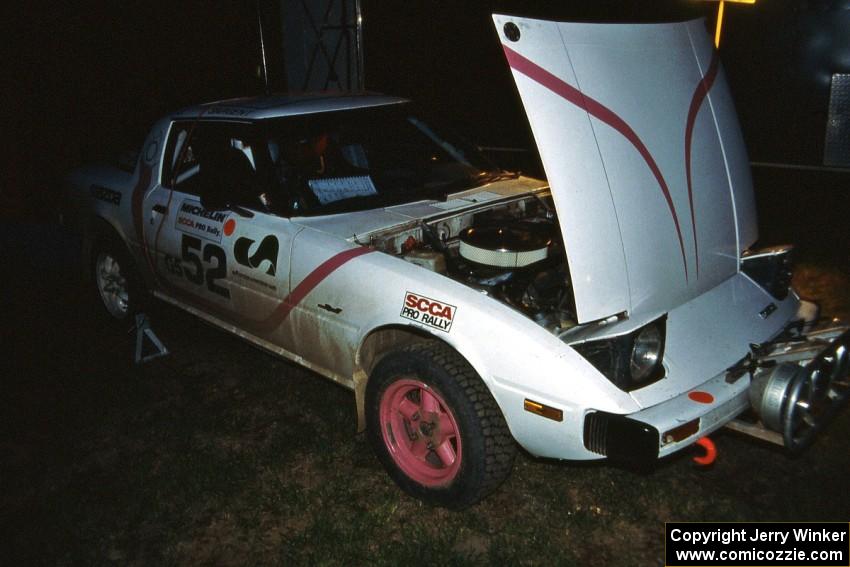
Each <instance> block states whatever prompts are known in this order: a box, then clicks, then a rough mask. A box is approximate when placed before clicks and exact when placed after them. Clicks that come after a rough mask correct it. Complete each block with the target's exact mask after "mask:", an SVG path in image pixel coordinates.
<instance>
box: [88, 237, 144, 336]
mask: <svg viewBox="0 0 850 567" xmlns="http://www.w3.org/2000/svg"><path fill="white" fill-rule="evenodd" d="M91 258H92V261H91V276H92V281H93V282H94V295H95V300H96V303H97V305H98V306H99V307H98V308H97V309H98V311H99V313H100V315H101V316H102V318H103V319H105V320H106V321H108V322H111V323H112V324H113V325H116V326H129V325H132V323H133V317H134V315H135V314H136V312H137V311H138V310H139V303H140V301H141V297H142V293H143V291H142V290H143V287H142V284H141V278H140V277H139V275H138V272H137V271H136V266H135V264H134V262H133V260H132V258H131V257H130V253H129V252H128V251H127V248H126V247H125V246H124V244H123V243H122V242H121V241H119V240H118V239H117V238H116V237H111V236H102V237H100V238H98V239H97V241H95V243H94V246H93V248H92V256H91Z"/></svg>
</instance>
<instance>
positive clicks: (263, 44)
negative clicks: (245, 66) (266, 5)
mask: <svg viewBox="0 0 850 567" xmlns="http://www.w3.org/2000/svg"><path fill="white" fill-rule="evenodd" d="M257 27H258V28H259V29H260V54H261V55H262V58H263V83H264V85H265V90H264V92H265V94H266V95H268V94H269V68H268V64H267V63H266V42H265V39H264V38H263V13H262V11H261V10H260V0H257Z"/></svg>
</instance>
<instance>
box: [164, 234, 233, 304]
mask: <svg viewBox="0 0 850 567" xmlns="http://www.w3.org/2000/svg"><path fill="white" fill-rule="evenodd" d="M201 244H202V243H201V239H200V238H197V237H195V236H189V235H188V234H183V240H182V241H181V244H180V257H181V258H182V259H183V262H184V263H187V264H190V266H180V264H179V262H177V261H176V258H169V257H166V259H165V261H166V267H167V268H168V271H169V272H171V273H173V274H175V275H183V276H185V278H186V279H187V280H189V281H190V282H192V283H193V284H197V285H203V284H204V282H205V281H206V282H207V289H208V290H210V291H211V292H213V293H216V294H218V295H220V296H222V297H224V298H225V299H230V290H229V289H227V288H226V287H223V286H221V285H220V284H218V283H217V282H216V280H219V279H221V278H224V277H227V255H226V254H225V253H224V249H222V248H221V246H218V245H217V244H213V243H212V242H207V243H206V244H204V245H203V250H202V248H201ZM195 251H197V252H202V255H203V262H202V261H201V256H199V255H198V254H197V253H196V252H195ZM213 259H215V265H213V266H207V267H206V269H204V263H206V264H209V263H210V261H211V260H213Z"/></svg>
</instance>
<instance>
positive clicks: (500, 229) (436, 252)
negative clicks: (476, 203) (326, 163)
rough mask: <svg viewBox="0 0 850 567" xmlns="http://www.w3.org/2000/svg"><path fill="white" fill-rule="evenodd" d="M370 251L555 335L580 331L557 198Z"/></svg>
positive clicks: (495, 210)
mask: <svg viewBox="0 0 850 567" xmlns="http://www.w3.org/2000/svg"><path fill="white" fill-rule="evenodd" d="M370 245H371V246H373V247H375V248H377V249H379V250H383V251H384V252H387V253H389V254H393V255H396V256H399V257H401V258H402V259H404V260H406V261H408V262H411V263H413V264H416V265H418V266H421V267H423V268H426V269H428V270H431V271H433V272H437V273H440V274H443V275H445V276H447V277H450V278H452V279H454V280H456V281H459V282H461V283H463V284H465V285H468V286H469V287H472V288H474V289H476V290H478V291H480V292H481V293H485V294H487V295H488V296H490V297H493V298H494V299H497V300H498V301H501V302H502V303H504V304H506V305H509V306H510V307H512V308H514V309H516V310H517V311H519V312H521V313H523V314H524V315H526V316H527V317H529V318H530V319H531V320H533V321H534V322H536V323H537V324H539V325H540V326H542V327H544V328H546V329H548V330H549V331H551V332H553V333H555V334H560V333H562V332H564V331H566V330H568V329H570V328H572V327H574V326H576V325H577V322H576V315H575V301H574V298H573V292H572V288H571V285H570V274H569V269H568V266H567V258H566V253H565V250H564V244H563V241H562V238H561V233H560V229H559V227H558V220H557V217H556V214H555V208H554V206H553V203H552V198H551V195H549V194H542V195H541V194H535V195H530V196H526V197H523V198H520V199H517V200H512V201H508V202H501V203H498V204H496V205H492V206H489V207H483V208H480V209H473V210H466V211H464V212H462V213H457V214H454V215H447V216H444V217H440V218H437V219H430V220H428V221H420V222H419V223H417V224H416V225H412V226H408V227H405V228H402V229H400V230H399V229H396V230H394V231H392V232H389V233H383V234H376V235H373V237H372V238H371V242H370Z"/></svg>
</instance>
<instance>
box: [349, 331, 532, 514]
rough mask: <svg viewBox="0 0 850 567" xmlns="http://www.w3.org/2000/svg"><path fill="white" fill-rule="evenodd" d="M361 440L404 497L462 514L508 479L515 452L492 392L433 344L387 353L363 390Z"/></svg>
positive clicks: (444, 348)
mask: <svg viewBox="0 0 850 567" xmlns="http://www.w3.org/2000/svg"><path fill="white" fill-rule="evenodd" d="M365 402H366V404H365V410H366V434H367V437H368V438H369V443H370V444H371V445H372V449H373V450H374V451H375V454H376V455H377V457H378V459H379V460H380V461H381V464H383V465H384V468H386V470H387V472H388V473H389V475H390V476H391V477H392V479H393V480H394V481H395V482H396V484H398V485H399V486H400V487H401V488H402V489H403V490H404V491H405V492H407V493H408V494H411V495H412V496H415V497H416V498H420V499H422V500H424V501H425V502H427V503H429V504H436V505H438V506H446V507H448V508H463V507H465V506H469V505H470V504H474V503H475V502H478V501H479V500H481V499H482V498H484V497H485V496H486V495H487V494H489V493H490V492H492V491H493V490H495V489H496V487H498V486H499V484H500V483H501V482H502V481H503V480H504V479H505V477H507V476H508V473H510V470H511V465H512V464H513V459H514V454H515V451H516V447H515V445H514V441H513V438H512V437H511V435H510V432H509V431H508V427H507V424H506V423H505V418H504V416H503V415H502V412H501V410H500V409H499V406H498V404H497V403H496V400H495V399H493V395H492V394H491V393H490V390H489V389H488V388H487V386H486V385H485V384H484V382H482V381H481V378H479V376H478V374H476V372H475V370H474V369H473V368H472V367H471V366H470V365H469V363H468V362H466V360H464V358H463V357H461V356H460V355H459V354H458V353H457V352H455V351H454V350H452V348H451V347H450V346H448V345H446V344H443V343H440V342H437V341H433V342H427V343H417V344H413V345H409V346H405V347H403V348H400V349H398V350H395V351H392V352H390V353H387V354H386V355H385V356H384V357H383V358H381V360H380V362H378V364H377V365H376V366H375V368H374V369H373V370H372V373H371V375H370V376H369V382H368V383H367V384H366V400H365Z"/></svg>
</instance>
